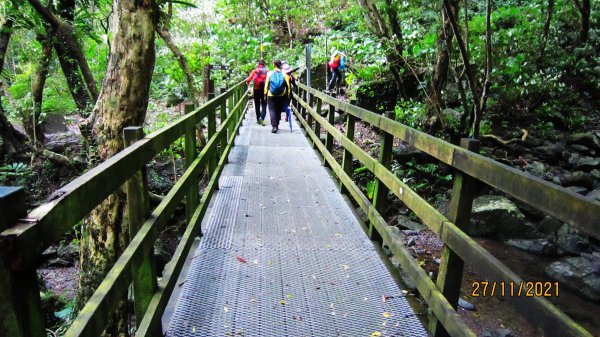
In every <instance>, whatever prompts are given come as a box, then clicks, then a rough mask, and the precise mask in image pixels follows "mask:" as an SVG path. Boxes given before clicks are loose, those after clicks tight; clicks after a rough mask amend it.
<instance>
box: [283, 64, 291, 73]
mask: <svg viewBox="0 0 600 337" xmlns="http://www.w3.org/2000/svg"><path fill="white" fill-rule="evenodd" d="M281 71H283V72H284V73H286V74H287V73H291V72H292V67H290V65H289V64H287V63H286V64H284V65H283V68H281Z"/></svg>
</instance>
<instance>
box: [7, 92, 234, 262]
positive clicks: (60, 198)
mask: <svg viewBox="0 0 600 337" xmlns="http://www.w3.org/2000/svg"><path fill="white" fill-rule="evenodd" d="M242 83H243V82H240V83H239V84H238V85H237V86H236V87H234V88H232V89H230V91H228V93H230V92H231V90H234V89H235V88H237V87H241V84H242ZM226 94H227V93H226ZM225 97H226V96H225V94H223V95H220V96H219V97H216V98H215V99H213V100H211V101H209V102H208V103H206V104H204V105H203V106H202V107H200V108H199V109H197V110H196V112H195V113H191V114H190V115H186V116H184V117H183V118H181V119H180V120H179V121H177V122H174V123H171V124H170V125H168V126H166V127H165V128H163V129H161V130H158V131H156V132H154V133H152V134H151V135H149V136H147V137H146V138H144V139H143V140H141V141H139V142H137V143H135V144H134V145H132V146H130V147H128V148H126V149H124V150H123V151H121V152H119V153H117V154H116V155H115V156H113V157H111V158H109V159H108V160H106V161H104V162H103V163H101V164H100V165H98V166H97V167H95V168H93V169H91V170H90V171H88V172H87V173H85V174H83V175H82V176H80V177H78V178H76V179H75V180H73V181H72V182H70V183H69V184H67V185H66V186H64V187H62V188H60V189H59V190H57V191H56V192H55V193H54V195H55V196H57V197H55V198H54V199H53V200H51V201H50V202H47V203H45V204H43V205H41V206H40V207H38V208H36V209H35V210H33V211H32V212H30V213H29V214H28V215H27V218H26V220H25V221H22V222H19V223H18V224H16V225H15V226H13V227H11V228H8V229H6V230H4V231H3V232H2V233H1V234H0V257H2V259H3V260H4V261H5V262H6V266H7V268H10V269H20V268H25V267H26V266H28V265H30V264H31V263H33V262H35V260H36V259H37V257H38V256H39V255H40V254H41V253H42V252H43V251H44V250H46V248H48V247H49V246H50V245H51V244H52V243H54V242H56V241H57V240H59V239H60V238H61V237H62V236H63V235H64V233H65V232H67V231H68V230H70V229H71V228H72V227H73V226H74V225H75V224H76V223H77V222H78V221H80V220H81V219H82V218H83V217H84V216H86V215H87V214H89V212H90V211H91V210H92V209H93V208H94V207H96V205H98V204H99V203H100V202H101V201H102V200H104V199H105V198H106V197H107V196H108V195H109V194H111V193H112V192H113V191H114V190H116V189H117V188H119V187H120V186H121V185H122V184H123V183H124V182H125V181H126V180H127V179H129V177H131V176H132V175H133V174H134V173H135V172H137V171H138V170H139V169H140V168H141V167H142V166H143V165H144V164H145V163H146V162H148V161H149V160H150V159H151V158H152V157H154V156H155V155H156V154H157V153H158V152H159V151H162V150H163V149H164V148H165V147H166V146H167V145H168V144H170V143H172V142H173V141H174V140H175V139H177V138H178V137H180V136H181V135H182V134H183V132H184V130H185V129H186V128H189V127H192V126H193V125H195V124H197V123H198V122H199V121H200V120H201V119H202V118H204V116H205V115H206V109H207V108H208V107H212V106H213V105H216V104H218V103H219V102H221V100H223V99H225Z"/></svg>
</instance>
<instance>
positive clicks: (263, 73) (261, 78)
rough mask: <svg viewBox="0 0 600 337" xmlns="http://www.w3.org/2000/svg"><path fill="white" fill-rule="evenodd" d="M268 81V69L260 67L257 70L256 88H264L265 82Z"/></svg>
mask: <svg viewBox="0 0 600 337" xmlns="http://www.w3.org/2000/svg"><path fill="white" fill-rule="evenodd" d="M266 80H267V68H265V67H258V68H256V75H255V77H254V87H255V88H257V87H264V85H265V81H266Z"/></svg>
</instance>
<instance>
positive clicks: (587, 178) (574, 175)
mask: <svg viewBox="0 0 600 337" xmlns="http://www.w3.org/2000/svg"><path fill="white" fill-rule="evenodd" d="M560 183H561V185H562V186H564V187H569V186H583V187H587V188H593V186H594V178H593V177H592V175H591V174H589V173H585V172H582V171H576V172H570V173H567V174H565V175H563V176H562V177H561V178H560Z"/></svg>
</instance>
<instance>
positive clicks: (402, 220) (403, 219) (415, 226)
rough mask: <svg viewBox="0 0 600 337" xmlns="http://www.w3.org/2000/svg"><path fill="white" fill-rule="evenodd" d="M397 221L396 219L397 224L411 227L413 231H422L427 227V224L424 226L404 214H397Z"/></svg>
mask: <svg viewBox="0 0 600 337" xmlns="http://www.w3.org/2000/svg"><path fill="white" fill-rule="evenodd" d="M397 221H398V226H400V227H402V228H408V229H412V230H415V231H422V230H424V229H427V226H425V225H423V224H421V223H418V222H415V221H412V220H411V219H410V218H409V217H407V216H406V215H398V218H397Z"/></svg>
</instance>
